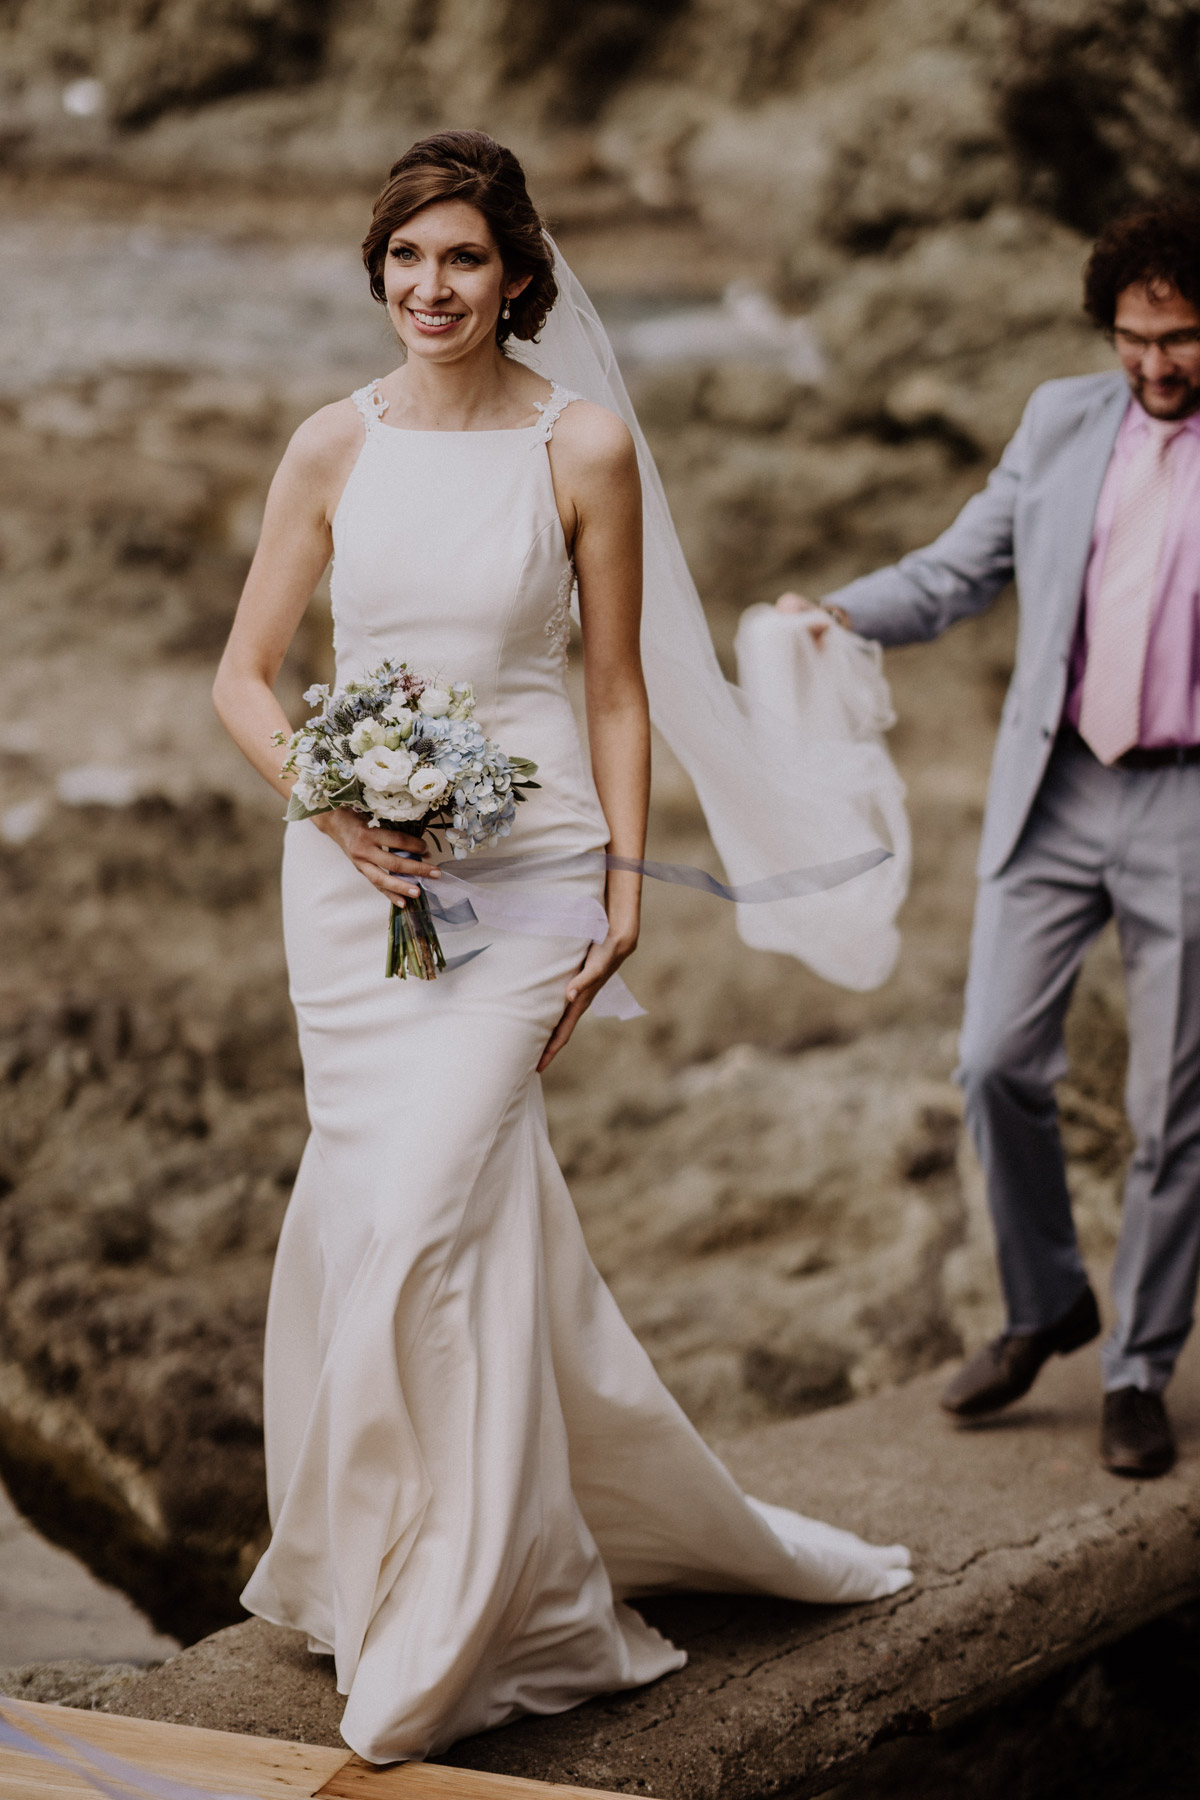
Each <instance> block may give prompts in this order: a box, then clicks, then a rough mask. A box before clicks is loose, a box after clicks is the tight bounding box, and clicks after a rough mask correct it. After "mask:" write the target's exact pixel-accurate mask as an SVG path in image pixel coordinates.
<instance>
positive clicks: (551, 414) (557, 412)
mask: <svg viewBox="0 0 1200 1800" xmlns="http://www.w3.org/2000/svg"><path fill="white" fill-rule="evenodd" d="M582 399H583V395H582V394H573V393H572V392H571V390H570V388H565V387H560V386H559V385H558V382H557V381H554V382H551V384H550V397H549V399H548V400H535V401H534V403H533V410H534V411H535V412H540V413H541V415H542V426H541V430H540V431H539V432H538V435H537V441H538V443H539V444H548V443H549V442H550V439H551V438H552V437H553V436H554V427H555V426H556V425H557V424H558V421H559V419H560V418H561V416H562V414H563V413H564V412H565V411H566V409H567V407H568V406H570V404H571V402H572V400H582Z"/></svg>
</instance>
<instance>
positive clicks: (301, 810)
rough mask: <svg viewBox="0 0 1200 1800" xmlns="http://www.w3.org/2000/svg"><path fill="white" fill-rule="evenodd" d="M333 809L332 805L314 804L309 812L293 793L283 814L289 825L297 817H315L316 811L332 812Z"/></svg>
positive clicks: (292, 823)
mask: <svg viewBox="0 0 1200 1800" xmlns="http://www.w3.org/2000/svg"><path fill="white" fill-rule="evenodd" d="M334 810H335V809H334V808H333V807H332V806H315V807H314V808H313V810H312V811H311V812H310V811H309V810H308V808H307V806H302V805H301V803H300V802H299V800H297V798H296V796H295V794H292V795H291V796H290V798H289V800H288V803H287V811H286V812H285V813H284V815H283V816H284V818H285V819H286V820H287V822H288V824H289V825H294V824H295V823H296V821H297V820H298V819H315V818H316V816H317V814H318V813H327V812H333V811H334Z"/></svg>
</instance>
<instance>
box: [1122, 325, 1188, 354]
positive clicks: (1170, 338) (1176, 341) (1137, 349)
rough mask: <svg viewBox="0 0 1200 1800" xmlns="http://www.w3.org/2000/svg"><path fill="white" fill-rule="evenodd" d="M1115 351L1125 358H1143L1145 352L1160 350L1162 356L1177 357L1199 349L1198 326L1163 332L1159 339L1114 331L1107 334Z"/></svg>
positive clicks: (1133, 332)
mask: <svg viewBox="0 0 1200 1800" xmlns="http://www.w3.org/2000/svg"><path fill="white" fill-rule="evenodd" d="M1109 336H1110V337H1111V339H1112V341H1113V343H1114V344H1115V345H1116V347H1117V349H1118V350H1120V351H1122V352H1123V353H1124V354H1125V355H1127V356H1145V354H1146V352H1147V350H1150V349H1156V350H1161V351H1162V353H1163V355H1164V356H1178V355H1179V354H1180V352H1181V351H1182V352H1185V353H1186V352H1187V351H1189V350H1195V349H1198V348H1200V325H1194V326H1189V327H1188V328H1187V329H1186V330H1184V331H1164V332H1163V334H1162V336H1161V337H1141V336H1140V335H1139V333H1138V332H1136V331H1122V330H1118V329H1114V330H1112V331H1111V332H1110V333H1109Z"/></svg>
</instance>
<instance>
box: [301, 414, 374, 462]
mask: <svg viewBox="0 0 1200 1800" xmlns="http://www.w3.org/2000/svg"><path fill="white" fill-rule="evenodd" d="M362 439H363V421H362V416H361V414H360V413H359V410H358V407H357V406H356V405H355V403H354V401H353V400H334V401H332V402H331V403H330V405H328V406H322V407H321V408H320V410H319V411H318V412H315V413H312V414H310V416H309V417H308V418H307V419H305V421H304V423H303V424H302V425H298V426H297V427H296V429H295V431H294V432H293V433H292V440H291V443H290V444H289V445H288V449H287V454H288V457H289V458H291V459H292V460H293V461H294V462H296V463H298V464H303V465H305V466H307V467H308V468H310V469H313V470H315V469H318V468H321V467H325V466H329V467H334V466H338V465H340V464H341V463H342V462H343V461H344V459H345V458H346V456H347V455H348V454H351V453H357V451H358V450H359V448H360V447H361V445H362Z"/></svg>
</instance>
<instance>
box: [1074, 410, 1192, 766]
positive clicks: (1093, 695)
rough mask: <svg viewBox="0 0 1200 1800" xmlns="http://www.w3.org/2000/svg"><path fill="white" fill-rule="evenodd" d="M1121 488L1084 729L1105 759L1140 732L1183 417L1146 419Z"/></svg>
mask: <svg viewBox="0 0 1200 1800" xmlns="http://www.w3.org/2000/svg"><path fill="white" fill-rule="evenodd" d="M1146 424H1147V426H1148V427H1149V429H1148V430H1147V431H1146V432H1145V434H1144V436H1143V438H1142V441H1141V443H1140V444H1139V445H1138V447H1137V449H1136V450H1135V451H1134V453H1133V455H1132V456H1131V457H1130V459H1129V466H1128V468H1127V469H1126V471H1125V478H1124V480H1123V481H1122V483H1121V488H1120V492H1119V493H1118V495H1117V508H1116V513H1115V515H1114V517H1113V522H1112V530H1111V532H1110V533H1109V539H1108V549H1107V552H1106V554H1105V557H1104V568H1103V571H1102V573H1101V576H1100V588H1099V592H1098V593H1097V595H1096V603H1095V606H1094V607H1093V609H1092V614H1091V617H1090V618H1089V620H1088V647H1087V667H1086V668H1085V669H1084V672H1083V694H1082V697H1081V701H1080V709H1079V732H1080V736H1081V737H1083V738H1084V739H1086V741H1087V742H1088V743H1089V744H1090V745H1091V747H1092V749H1093V750H1094V751H1095V752H1096V755H1097V756H1098V757H1099V759H1100V761H1101V762H1102V763H1109V764H1111V763H1115V762H1116V760H1117V758H1118V757H1119V756H1123V755H1124V754H1125V752H1126V750H1129V749H1132V747H1133V745H1134V744H1136V743H1137V741H1138V738H1139V736H1140V735H1141V727H1142V679H1143V676H1144V674H1145V669H1146V648H1147V645H1148V644H1149V641H1150V622H1151V619H1152V617H1153V613H1154V577H1155V574H1156V573H1157V570H1158V559H1159V557H1160V555H1161V554H1162V545H1163V536H1164V534H1165V532H1166V527H1167V507H1168V505H1169V504H1170V499H1171V463H1170V459H1169V456H1168V451H1169V449H1170V446H1171V442H1172V440H1173V439H1174V438H1176V437H1177V436H1178V435H1179V433H1180V432H1181V431H1182V430H1183V423H1182V421H1179V422H1175V421H1172V420H1167V419H1148V420H1147V421H1146Z"/></svg>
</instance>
